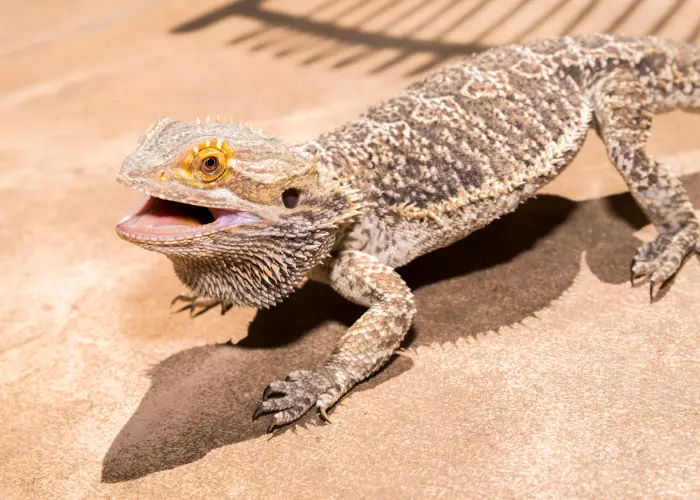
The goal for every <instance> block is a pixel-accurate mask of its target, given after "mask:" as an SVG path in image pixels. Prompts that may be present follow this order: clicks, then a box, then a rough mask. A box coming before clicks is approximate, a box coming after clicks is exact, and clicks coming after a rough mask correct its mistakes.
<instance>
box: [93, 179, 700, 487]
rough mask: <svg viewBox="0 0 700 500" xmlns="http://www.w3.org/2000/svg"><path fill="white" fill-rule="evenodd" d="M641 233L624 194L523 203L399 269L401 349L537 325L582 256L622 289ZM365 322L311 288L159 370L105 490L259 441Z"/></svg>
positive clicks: (695, 189)
mask: <svg viewBox="0 0 700 500" xmlns="http://www.w3.org/2000/svg"><path fill="white" fill-rule="evenodd" d="M685 184H686V186H687V187H688V189H689V190H690V191H691V194H693V193H695V194H698V193H700V175H694V176H691V177H688V178H686V179H685ZM695 198H696V200H695V201H697V198H698V197H697V196H695ZM647 223H648V222H647V220H646V217H645V216H644V214H643V213H642V212H641V210H640V209H639V208H638V207H637V206H636V204H635V203H634V201H633V200H632V197H631V196H630V195H629V194H622V195H615V196H611V197H608V198H604V199H599V200H592V201H585V202H580V203H578V202H573V201H570V200H567V199H565V198H561V197H557V196H551V195H542V196H539V197H538V198H535V199H532V200H530V201H528V202H526V203H525V204H523V205H522V206H521V207H519V208H518V210H517V211H515V212H514V213H512V214H509V215H507V216H505V217H503V218H502V219H500V220H497V221H495V222H494V223H492V224H491V225H489V226H487V227H486V228H484V229H482V230H480V231H478V232H476V233H474V234H472V235H470V236H469V237H468V238H466V239H465V240H462V241H460V242H458V243H455V244H453V245H452V246H450V247H447V248H444V249H442V250H439V251H436V252H434V253H432V254H429V255H427V256H424V257H421V258H420V259H417V260H416V261H415V262H413V263H411V264H410V265H408V266H406V267H405V268H403V269H401V274H402V276H403V277H404V278H405V279H406V281H407V282H408V284H409V286H411V287H412V289H414V290H415V295H416V301H417V304H418V311H419V313H418V315H417V318H416V320H415V322H414V326H413V328H412V330H411V332H409V335H408V336H407V338H406V340H405V341H404V344H403V346H404V347H416V346H419V345H425V344H431V343H445V342H454V341H456V340H458V339H459V338H462V337H466V336H469V335H474V334H476V333H478V332H483V331H487V330H496V329H498V328H500V327H502V326H506V325H510V324H513V323H516V322H518V321H521V320H523V319H524V318H526V317H528V316H531V315H533V314H534V313H535V312H536V311H538V310H540V309H542V308H543V307H546V306H547V305H548V304H550V303H551V302H552V301H553V300H555V299H556V298H558V297H559V296H560V295H561V294H562V293H563V292H564V291H565V290H566V289H567V288H568V287H569V286H570V285H571V283H572V282H573V280H574V278H575V276H576V275H577V273H578V272H579V269H580V262H581V255H582V253H583V252H585V254H586V260H587V264H588V265H589V267H590V268H591V270H592V271H593V272H594V273H595V274H596V275H597V276H598V277H599V278H600V279H601V280H603V281H605V282H608V283H614V284H620V283H624V282H626V281H627V280H628V279H629V275H628V273H629V262H630V259H631V257H632V255H633V253H634V251H635V249H636V248H637V246H638V245H639V243H640V242H639V240H638V239H636V238H635V237H634V236H633V234H632V233H633V232H634V230H637V229H639V228H641V227H643V226H644V225H646V224H647ZM362 311H363V310H362V309H361V308H359V307H356V306H354V305H352V304H349V303H348V302H347V301H345V300H343V299H342V298H340V297H339V296H338V295H337V294H335V293H334V292H332V291H331V290H330V288H328V287H326V286H323V285H319V284H315V283H310V284H308V285H307V286H305V287H304V288H303V289H302V290H300V291H299V292H298V293H297V294H295V295H294V296H292V297H291V298H289V299H288V300H287V301H285V302H283V303H282V304H281V305H279V306H277V307H276V308H274V309H272V310H267V311H259V312H258V313H257V314H256V316H255V318H254V319H253V321H252V323H251V324H250V326H249V331H248V336H247V337H246V338H245V339H243V340H242V341H240V342H238V343H237V344H235V345H234V344H231V343H224V344H214V345H204V346H200V347H195V348H191V349H186V350H183V351H181V352H178V353H176V354H174V355H172V356H170V357H168V358H167V359H165V360H163V361H161V362H160V363H158V365H157V366H155V367H154V368H153V369H152V370H151V372H150V374H149V375H150V378H151V386H150V388H149V389H148V391H147V392H146V394H145V396H144V397H143V399H142V401H141V403H140V405H139V407H138V409H137V410H136V412H135V413H134V414H133V415H132V416H131V418H130V419H129V421H128V422H127V423H126V424H125V426H124V427H123V428H122V429H121V431H120V432H119V434H118V435H117V436H116V438H115V439H114V441H113V443H112V445H111V446H110V448H109V450H108V451H107V453H106V455H105V457H104V461H103V469H102V481H104V482H119V481H126V480H132V479H136V478H139V477H142V476H145V475H148V474H151V473H153V472H158V471H162V470H166V469H172V468H174V467H178V466H180V465H184V464H187V463H191V462H193V461H196V460H199V459H200V458H202V457H204V456H205V455H206V454H207V453H209V452H210V451H212V450H214V449H216V448H218V447H221V446H225V445H229V444H233V443H237V442H241V441H245V440H248V439H251V438H255V437H258V436H261V435H263V433H264V424H263V423H260V422H258V423H256V424H251V421H250V415H251V413H252V411H253V408H254V407H255V405H256V404H257V402H258V400H259V397H260V393H261V391H262V389H263V388H264V387H265V386H266V385H267V384H268V383H269V382H270V381H272V380H275V379H278V378H280V377H283V376H284V375H285V374H286V373H288V372H290V371H293V370H296V369H300V368H308V367H312V366H315V365H318V364H320V363H322V361H323V360H324V359H325V357H326V356H327V355H328V354H329V353H330V351H331V350H332V349H333V346H334V344H335V342H336V341H337V339H338V338H339V337H340V336H341V335H342V333H343V332H344V330H345V329H346V328H347V327H348V326H349V325H351V324H352V323H353V322H354V321H355V320H356V319H357V318H358V317H359V316H360V315H361V314H362ZM411 366H412V361H411V359H410V358H409V357H408V356H405V355H401V354H399V355H398V356H395V358H394V360H393V362H392V363H390V364H389V366H387V367H386V368H385V369H383V370H381V371H380V372H379V373H378V374H377V376H375V377H373V378H372V379H370V380H369V381H367V382H365V383H363V384H361V385H360V386H359V387H358V388H357V389H355V390H366V389H370V388H372V387H374V386H376V385H378V384H381V383H382V382H384V381H386V380H389V379H390V378H393V377H396V376H398V375H400V374H401V373H403V372H404V371H406V370H408V369H410V368H411ZM340 404H341V405H342V404H343V401H341V403H340ZM310 418H311V419H313V422H316V417H315V416H313V417H307V418H306V421H304V422H302V423H301V424H300V425H302V426H303V425H308V424H309V423H310V422H309V419H310ZM297 429H298V425H297V426H294V427H291V431H292V432H296V431H297ZM243 460H244V458H243Z"/></svg>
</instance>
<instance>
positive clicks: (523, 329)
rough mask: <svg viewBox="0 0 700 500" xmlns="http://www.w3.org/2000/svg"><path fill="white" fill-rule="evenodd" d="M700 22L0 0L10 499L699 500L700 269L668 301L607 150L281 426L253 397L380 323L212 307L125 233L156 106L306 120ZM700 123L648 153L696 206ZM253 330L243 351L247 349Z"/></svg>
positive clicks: (0, 414) (459, 264) (300, 311)
mask: <svg viewBox="0 0 700 500" xmlns="http://www.w3.org/2000/svg"><path fill="white" fill-rule="evenodd" d="M594 31H613V32H618V33H629V34H638V33H656V34H660V35H664V36H672V37H676V38H695V39H698V40H700V37H698V32H699V31H700V1H692V0H687V1H684V0H676V1H671V0H668V1H656V0H654V1H653V2H652V1H649V0H647V1H641V2H640V1H630V0H626V1H620V2H599V1H597V0H502V1H501V0H499V1H495V0H491V1H489V0H463V1H447V0H440V1H438V0H436V1H434V2H424V1H423V0H375V1H371V2H366V1H362V0H325V1H324V0H316V1H314V2H311V1H308V2H302V1H300V2H297V1H294V2H292V1H291V0H285V1H268V2H258V1H255V0H243V1H239V2H233V3H230V4H226V3H225V2H216V1H214V0H204V1H201V2H196V5H195V2H188V1H185V0H160V1H158V0H127V1H120V2H117V1H115V0H108V1H102V2H88V1H78V0H55V1H53V2H39V1H38V0H6V1H4V2H0V117H2V119H1V120H0V276H2V286H0V317H2V318H3V321H2V323H1V325H2V326H0V422H2V423H1V424H0V497H2V498H31V499H34V498H69V499H74V498H219V497H240V498H302V497H305V498H308V497H315V498H330V497H332V498H356V497H366V498H416V497H458V498H484V497H505V498H512V497H538V498H564V497H566V498H572V497H583V498H592V497H598V498H630V497H646V498H658V497H673V498H676V497H679V498H691V497H700V462H699V460H700V411H699V408H700V384H698V377H700V364H699V360H700V336H698V327H697V325H698V324H699V322H700V308H698V307H697V304H698V303H700V264H699V263H698V261H697V259H692V260H690V261H689V262H688V263H687V265H686V266H685V267H684V269H683V272H682V273H681V274H680V275H679V277H678V278H677V280H676V282H675V283H674V285H673V287H672V288H671V290H670V291H668V293H666V294H665V296H664V297H663V298H662V300H659V301H658V302H655V303H654V304H650V303H649V300H648V294H647V290H646V289H645V288H631V287H630V285H629V284H628V283H627V272H628V263H629V259H630V257H631V255H632V253H633V252H634V249H635V247H636V246H637V245H638V244H639V242H640V241H641V240H643V239H645V238H649V237H650V236H651V235H652V234H653V232H652V231H651V229H650V228H649V227H648V226H647V223H646V220H645V219H644V217H643V215H642V214H641V213H640V212H639V210H638V209H636V208H635V205H634V203H633V202H632V201H631V199H630V197H629V196H628V195H626V194H624V189H625V188H624V185H623V184H622V182H621V181H620V180H619V179H618V178H617V176H616V174H615V172H614V170H613V169H612V168H611V167H610V166H609V165H608V164H607V162H606V160H605V155H604V152H603V150H602V148H601V146H600V145H599V144H598V143H597V142H596V141H595V139H592V140H591V142H590V143H589V144H588V145H587V147H586V149H585V150H584V152H583V153H582V154H581V155H580V156H579V158H578V159H577V161H576V164H575V165H574V166H572V167H571V168H570V169H569V170H568V171H567V172H565V174H564V175H563V176H562V177H561V178H560V179H558V180H557V181H556V182H555V183H553V184H552V185H550V186H548V188H547V189H546V190H545V193H543V194H542V195H541V196H539V197H538V198H537V199H535V200H533V201H531V202H529V203H527V204H526V205H524V206H523V207H522V209H521V210H519V211H518V212H516V213H515V214H513V215H511V216H509V217H506V218H504V219H502V220H501V221H499V222H498V223H496V224H494V225H493V226H491V227H489V228H487V229H486V230H484V231H481V232H479V233H477V234H474V235H473V236H472V237H470V238H468V239H467V240H465V241H464V242H461V243H459V244H457V245H455V246H453V247H451V248H448V249H445V250H444V251H441V252H440V253H439V254H436V255H432V256H428V257H426V258H423V259H420V260H419V261H417V262H415V263H414V264H412V265H410V266H408V267H407V268H406V269H405V270H404V271H403V274H404V276H405V277H406V279H407V281H408V282H409V284H410V285H411V286H412V287H414V289H415V290H416V294H417V298H418V304H419V311H420V312H419V315H418V318H417V320H416V324H415V327H414V329H413V331H412V333H411V335H410V339H409V341H408V342H407V346H406V350H405V351H404V352H402V353H401V354H400V355H399V356H398V357H397V358H396V359H395V361H394V362H393V363H392V364H391V365H390V366H389V367H388V368H387V369H386V370H384V371H383V372H382V373H380V374H379V375H378V376H377V377H375V378H373V379H372V380H371V381H369V382H368V383H366V384H364V385H363V386H362V387H361V388H360V389H358V390H356V391H354V392H353V393H352V394H351V395H350V396H349V397H347V398H345V399H344V400H343V401H342V402H341V404H340V405H339V406H338V407H337V408H336V409H335V411H334V412H333V414H332V420H333V424H332V425H319V424H318V422H317V421H316V419H315V418H311V419H307V421H306V422H305V423H303V424H302V425H299V426H295V427H293V428H291V429H289V430H287V431H284V432H280V433H277V434H275V435H274V436H272V437H270V436H267V435H265V434H264V433H263V429H264V424H263V423H261V422H259V423H256V424H251V422H250V414H251V412H252V409H253V408H254V407H255V405H256V403H257V399H258V397H259V394H260V391H261V390H262V388H263V387H264V386H265V385H266V384H267V383H268V382H269V381H271V380H273V379H275V378H278V377H280V376H284V375H285V374H286V373H288V372H289V371H292V370H294V369H298V368H304V367H310V366H313V365H314V364H315V363H318V362H320V361H321V360H322V359H323V358H324V356H326V355H327V353H328V352H329V351H330V350H331V349H332V346H333V343H334V342H335V340H336V339H337V338H338V336H339V335H340V334H341V332H342V331H343V329H344V328H345V327H346V325H348V324H349V323H351V322H352V321H353V320H354V319H355V318H356V317H357V316H358V314H359V313H360V310H359V309H357V308H355V307H353V306H349V305H348V304H346V303H344V302H343V301H342V300H341V299H340V298H338V297H336V296H334V295H333V294H332V292H331V291H330V290H329V289H325V288H323V287H321V286H315V285H312V286H309V287H307V288H305V289H304V290H302V291H301V292H299V293H298V294H297V295H295V296H294V297H293V298H292V299H290V300H289V301H288V302H286V303H285V304H283V305H282V306H281V307H279V308H277V309H275V310H272V311H267V312H261V313H256V312H255V311H253V310H244V309H239V310H235V311H232V312H231V313H229V314H228V315H227V316H225V317H223V318H222V317H221V316H219V315H217V314H209V315H205V316H202V317H200V318H197V319H196V320H194V321H192V320H190V319H189V318H187V317H184V316H181V315H172V314H171V311H170V309H169V307H168V303H169V300H170V298H171V297H172V296H173V295H175V294H176V293H178V292H179V291H180V290H181V287H180V285H179V284H178V282H177V280H176V278H175V277H174V276H173V274H172V272H171V269H170V267H169V265H168V262H167V261H166V260H165V259H164V258H162V257H160V256H158V255H155V254H151V253H148V252H145V251H143V250H140V249H138V248H136V247H134V246H130V245H128V244H126V243H124V242H123V241H121V240H119V239H118V238H117V237H116V235H115V234H114V230H113V226H114V223H115V222H116V221H117V220H118V219H119V218H120V217H121V216H122V215H123V214H124V213H125V211H127V210H128V209H129V208H130V207H131V205H133V203H134V202H135V201H136V200H137V199H138V198H139V195H138V194H136V193H133V192H130V191H128V190H127V189H125V188H123V187H121V186H119V185H117V184H116V183H115V182H114V177H115V174H116V172H117V170H118V167H119V164H120V161H121V159H122V158H123V157H124V156H125V155H126V154H127V153H128V152H129V151H130V149H131V148H132V147H133V146H134V145H135V142H136V139H137V137H138V134H139V133H140V132H141V131H142V130H143V129H144V128H145V127H146V126H147V125H148V124H149V123H150V122H151V121H152V120H154V119H155V118H157V117H159V116H170V117H171V118H176V119H182V120H194V119H195V117H196V116H198V115H199V116H206V115H216V114H217V113H220V114H221V115H224V116H229V115H231V116H234V117H235V118H236V119H240V120H242V121H248V122H250V123H252V124H254V125H256V126H258V127H263V128H264V129H265V130H266V131H268V132H270V133H274V134H279V135H283V136H285V137H289V138H291V139H305V138H311V137H313V136H314V135H316V134H318V133H320V132H322V131H324V130H327V129H329V128H331V127H333V126H334V125H337V124H339V123H341V122H342V121H343V120H345V119H347V118H349V117H352V116H354V115H355V114H357V113H358V112H360V111H361V110H362V109H363V108H364V107H366V106H367V105H368V104H370V103H372V102H375V101H377V100H379V99H381V98H383V97H386V96H389V95H391V94H392V93H393V92H395V91H396V90H398V89H400V88H402V87H403V86H405V85H407V84H408V82H410V81H411V80H412V79H414V78H417V77H419V76H420V73H421V72H424V71H427V70H429V69H430V68H432V67H435V66H436V65H440V64H444V62H446V61H447V60H448V59H450V58H452V57H455V56H457V55H458V54H463V53H467V52H468V51H471V50H480V49H482V48H485V47H487V46H490V45H495V44H502V43H509V42H513V41H517V40H519V39H522V38H534V37H541V36H547V35H556V34H563V33H583V32H594ZM699 128H700V116H697V115H696V116H691V115H684V114H681V113H673V114H670V115H667V116H664V117H661V118H660V119H659V120H657V122H656V126H655V130H654V134H655V135H654V140H653V143H652V151H653V152H654V153H655V154H656V155H657V156H658V157H659V158H663V159H665V160H666V161H667V162H669V164H671V166H672V167H673V168H674V169H675V170H677V171H678V172H679V173H681V174H683V175H684V176H685V177H684V178H685V180H686V182H687V184H688V186H689V190H690V192H691V194H692V196H693V199H694V200H695V203H696V206H700V174H698V172H699V171H700V145H699V142H698V139H699V138H700V135H699V134H700V133H699V132H698V129H699ZM229 339H232V341H233V343H232V344H226V343H225V342H226V341H228V340H229Z"/></svg>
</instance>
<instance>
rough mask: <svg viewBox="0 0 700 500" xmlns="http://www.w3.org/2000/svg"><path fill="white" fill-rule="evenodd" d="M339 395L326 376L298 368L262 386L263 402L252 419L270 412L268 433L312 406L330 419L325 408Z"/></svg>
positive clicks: (291, 420) (333, 402)
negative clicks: (285, 376) (284, 377)
mask: <svg viewBox="0 0 700 500" xmlns="http://www.w3.org/2000/svg"><path fill="white" fill-rule="evenodd" d="M341 396H342V392H341V390H340V388H339V387H338V386H337V385H335V384H333V383H332V382H331V380H330V379H329V377H328V375H326V374H322V373H320V372H317V371H308V370H299V371H296V372H292V373H290V374H289V375H288V376H287V378H286V379H284V380H278V381H275V382H272V383H271V384H270V385H268V386H267V387H266V388H265V391H264V392H263V395H262V399H263V402H262V403H260V404H259V405H258V407H257V408H255V411H254V412H253V421H255V420H256V419H257V418H258V417H260V416H261V415H265V414H268V413H273V415H272V418H271V419H270V423H269V424H268V426H267V432H271V431H272V430H273V429H274V428H275V427H280V426H282V425H285V424H288V423H290V422H293V421H294V420H296V419H298V418H299V417H301V416H302V415H304V413H306V412H307V411H309V409H310V408H311V407H312V406H314V405H315V406H316V408H318V411H319V413H320V414H321V417H322V418H323V420H325V421H326V422H330V420H328V415H327V414H326V410H327V409H328V408H330V407H331V406H332V405H333V404H335V402H336V401H338V399H340V397H341Z"/></svg>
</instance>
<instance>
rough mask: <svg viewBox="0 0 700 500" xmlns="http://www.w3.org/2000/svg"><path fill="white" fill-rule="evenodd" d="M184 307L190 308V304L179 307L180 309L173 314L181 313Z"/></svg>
mask: <svg viewBox="0 0 700 500" xmlns="http://www.w3.org/2000/svg"><path fill="white" fill-rule="evenodd" d="M186 309H192V304H187V305H186V306H183V307H181V308H180V309H178V310H177V311H175V312H174V313H173V314H177V313H181V312H182V311H184V310H186Z"/></svg>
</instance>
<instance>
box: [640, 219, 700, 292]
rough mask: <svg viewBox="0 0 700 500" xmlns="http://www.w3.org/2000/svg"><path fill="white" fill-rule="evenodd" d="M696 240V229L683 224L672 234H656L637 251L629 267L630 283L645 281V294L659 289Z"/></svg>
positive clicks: (689, 251)
mask: <svg viewBox="0 0 700 500" xmlns="http://www.w3.org/2000/svg"><path fill="white" fill-rule="evenodd" d="M697 242H698V233H697V228H696V227H694V226H686V227H684V228H682V229H680V230H679V231H677V232H675V233H664V234H660V235H659V236H658V237H657V238H656V239H655V240H653V241H649V242H647V243H644V244H643V245H642V246H641V247H639V249H638V250H637V253H636V255H635V256H634V260H633V261H632V267H631V277H630V278H631V281H632V285H635V284H638V283H641V282H645V281H647V280H649V282H650V285H649V294H650V296H651V298H652V300H653V299H654V298H656V296H657V295H658V293H659V290H660V289H661V288H662V287H663V286H664V285H665V284H666V283H667V282H668V281H669V280H670V279H671V278H672V277H673V276H674V275H675V274H676V272H677V271H678V269H679V268H680V266H681V264H682V263H683V261H684V260H685V258H686V257H687V256H688V254H690V253H691V252H692V251H693V250H694V249H695V245H696V243H697Z"/></svg>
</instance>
